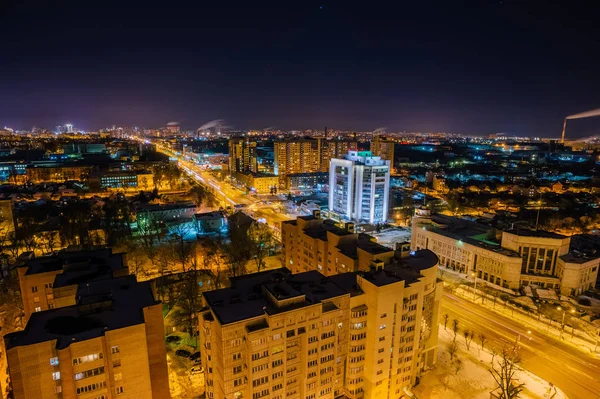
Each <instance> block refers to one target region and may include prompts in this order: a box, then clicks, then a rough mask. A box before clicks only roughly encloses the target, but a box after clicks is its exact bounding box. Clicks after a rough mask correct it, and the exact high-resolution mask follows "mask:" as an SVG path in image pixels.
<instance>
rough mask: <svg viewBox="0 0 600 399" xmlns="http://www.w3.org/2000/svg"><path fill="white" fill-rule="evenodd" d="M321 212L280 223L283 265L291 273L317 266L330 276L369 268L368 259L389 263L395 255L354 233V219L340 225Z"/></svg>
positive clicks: (390, 250)
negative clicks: (283, 256)
mask: <svg viewBox="0 0 600 399" xmlns="http://www.w3.org/2000/svg"><path fill="white" fill-rule="evenodd" d="M320 216H321V215H320V211H314V212H313V214H312V215H311V216H300V217H298V218H297V219H296V220H288V221H284V222H282V223H281V242H282V244H283V249H284V252H285V267H287V268H288V269H290V270H291V271H292V272H293V273H301V272H306V271H311V270H316V271H318V272H319V273H321V274H324V275H326V276H332V275H335V274H339V273H347V272H354V271H358V270H368V268H369V265H370V264H371V262H373V261H383V262H384V263H388V262H389V260H390V259H392V258H393V257H394V250H393V249H391V248H388V247H385V246H383V245H380V244H377V243H376V242H374V241H373V240H374V239H373V237H371V236H369V235H367V234H358V233H356V232H355V231H354V224H353V223H345V224H343V225H340V224H338V223H336V222H335V221H333V220H328V219H321V217H320Z"/></svg>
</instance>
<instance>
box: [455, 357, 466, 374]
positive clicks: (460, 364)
mask: <svg viewBox="0 0 600 399" xmlns="http://www.w3.org/2000/svg"><path fill="white" fill-rule="evenodd" d="M463 368H464V366H463V362H462V360H460V359H456V363H454V375H458V373H460V371H461V370H462V369H463Z"/></svg>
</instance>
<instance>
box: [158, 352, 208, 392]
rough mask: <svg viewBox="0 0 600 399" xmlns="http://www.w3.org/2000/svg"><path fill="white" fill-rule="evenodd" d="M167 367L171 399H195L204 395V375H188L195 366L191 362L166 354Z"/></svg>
mask: <svg viewBox="0 0 600 399" xmlns="http://www.w3.org/2000/svg"><path fill="white" fill-rule="evenodd" d="M167 365H168V367H169V388H170V390H171V398H172V399H195V398H199V397H200V396H201V395H202V393H204V374H203V373H198V374H191V373H190V368H191V367H193V366H195V364H194V363H193V362H191V361H190V360H188V359H184V358H181V357H179V356H175V354H173V353H168V354H167Z"/></svg>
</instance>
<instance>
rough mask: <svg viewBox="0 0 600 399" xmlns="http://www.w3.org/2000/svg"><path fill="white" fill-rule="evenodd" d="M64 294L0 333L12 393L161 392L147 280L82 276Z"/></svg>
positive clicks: (165, 391)
mask: <svg viewBox="0 0 600 399" xmlns="http://www.w3.org/2000/svg"><path fill="white" fill-rule="evenodd" d="M72 299H73V301H74V302H75V304H73V305H70V306H65V307H61V308H56V309H51V310H46V311H43V312H36V313H34V314H32V315H31V317H30V318H29V321H28V322H27V326H26V327H25V329H24V330H23V331H19V332H15V333H11V334H8V335H6V336H5V338H4V341H5V346H6V354H7V359H8V367H9V371H10V377H11V385H12V392H13V395H14V398H15V399H56V398H59V399H79V398H94V399H95V398H102V399H113V398H119V399H121V398H132V399H134V398H135V399H139V398H148V399H163V398H168V397H169V395H170V393H169V381H168V373H167V364H166V348H165V343H164V325H163V318H162V305H161V303H160V302H158V301H156V300H155V298H154V296H153V294H152V290H151V287H150V284H149V283H137V282H136V280H135V276H126V277H117V278H107V279H99V280H89V281H88V282H86V283H81V284H79V285H77V287H76V289H75V292H73V295H72Z"/></svg>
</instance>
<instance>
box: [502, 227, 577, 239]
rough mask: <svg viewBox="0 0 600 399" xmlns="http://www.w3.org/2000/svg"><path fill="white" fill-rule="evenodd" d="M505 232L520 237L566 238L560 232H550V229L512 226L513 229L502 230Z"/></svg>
mask: <svg viewBox="0 0 600 399" xmlns="http://www.w3.org/2000/svg"><path fill="white" fill-rule="evenodd" d="M504 231H506V232H507V233H510V234H515V235H518V236H521V237H539V238H556V239H563V238H567V237H566V236H563V235H562V234H557V233H552V232H550V231H544V230H530V229H524V228H514V229H508V230H504Z"/></svg>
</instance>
